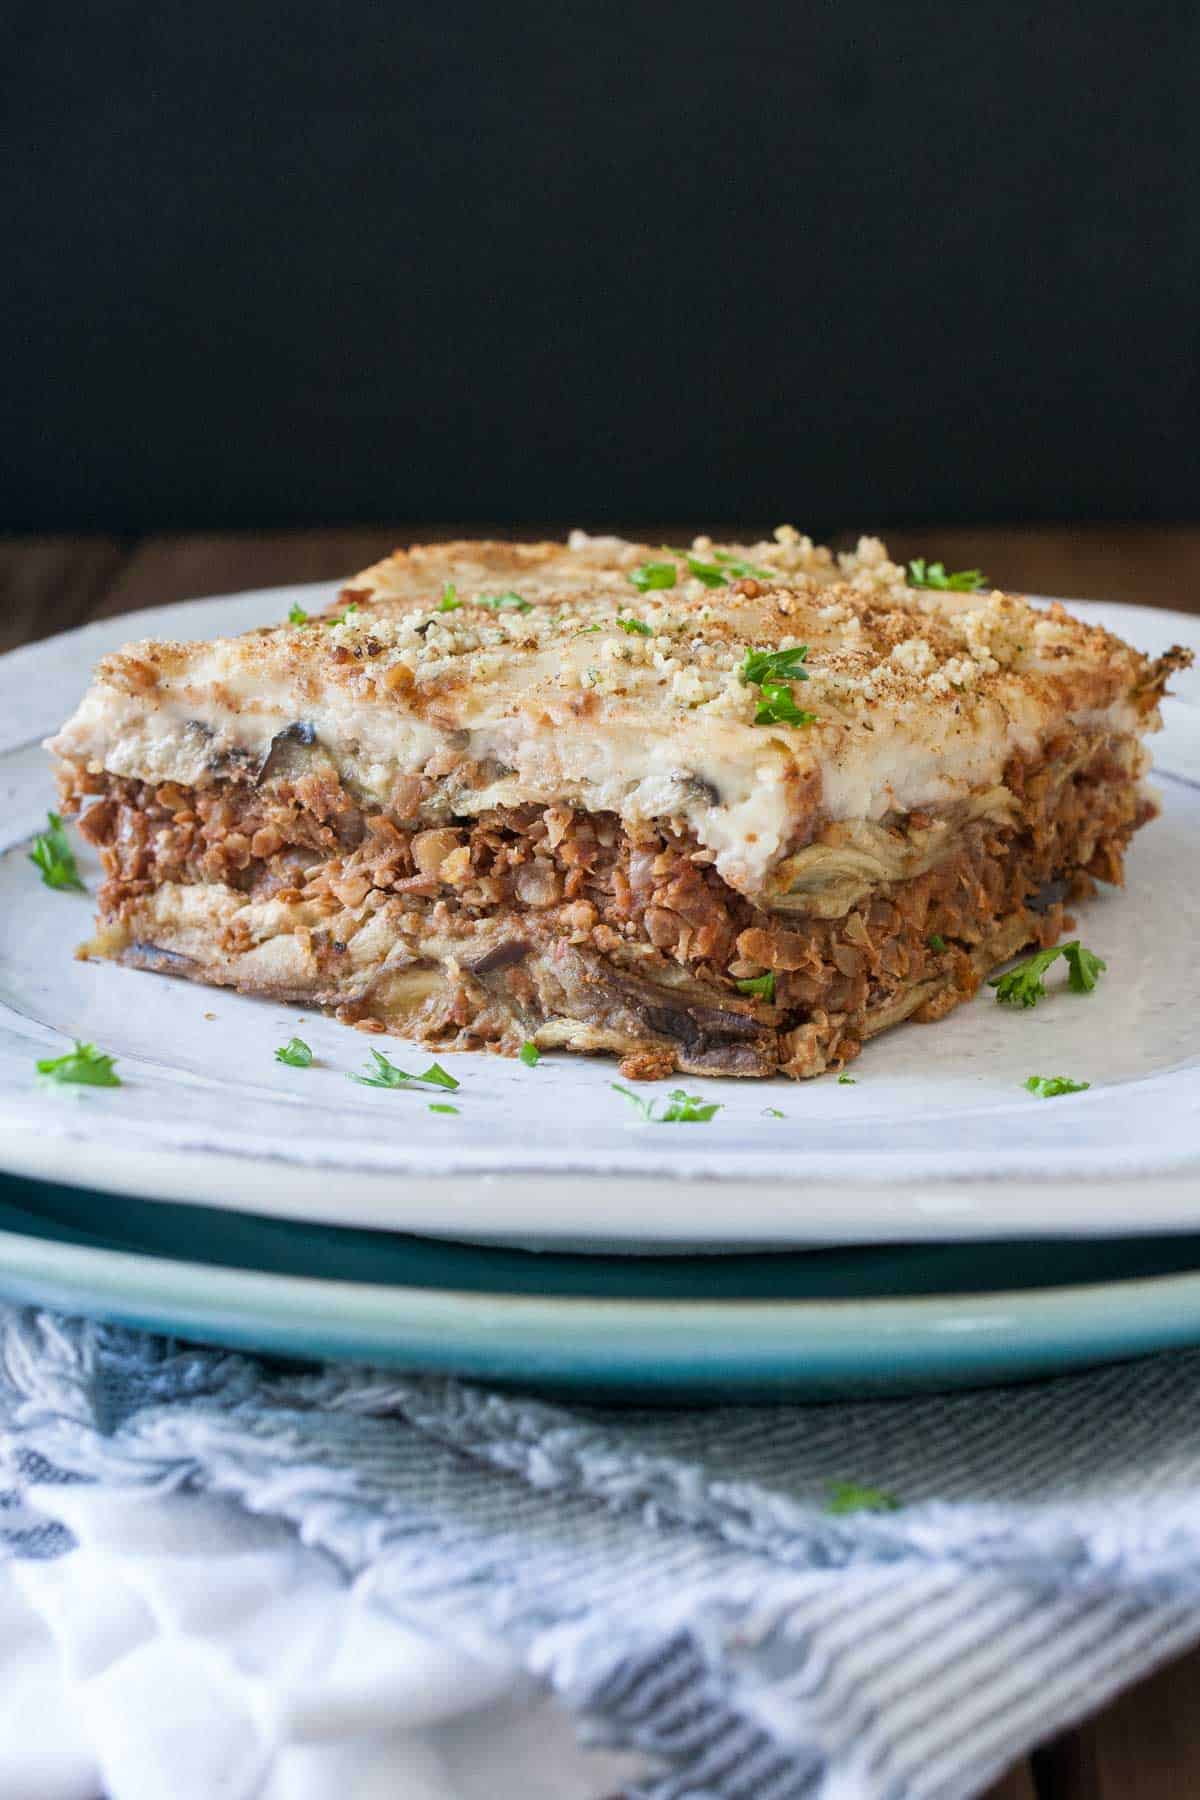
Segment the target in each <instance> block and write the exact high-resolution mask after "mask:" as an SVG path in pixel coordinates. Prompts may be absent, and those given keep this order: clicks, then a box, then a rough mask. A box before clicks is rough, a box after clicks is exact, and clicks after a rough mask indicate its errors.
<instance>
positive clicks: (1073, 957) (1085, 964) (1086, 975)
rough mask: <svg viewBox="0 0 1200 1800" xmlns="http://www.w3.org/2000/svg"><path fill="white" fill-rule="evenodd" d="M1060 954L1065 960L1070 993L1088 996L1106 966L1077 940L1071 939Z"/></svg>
mask: <svg viewBox="0 0 1200 1800" xmlns="http://www.w3.org/2000/svg"><path fill="white" fill-rule="evenodd" d="M1062 953H1063V955H1064V956H1065V957H1066V959H1067V986H1068V987H1069V988H1070V990H1071V992H1072V993H1073V994H1090V993H1091V991H1092V989H1093V988H1094V987H1095V985H1096V983H1097V982H1098V981H1099V979H1100V977H1101V975H1103V973H1104V971H1105V969H1107V967H1108V964H1107V963H1106V962H1104V961H1102V959H1101V958H1100V957H1098V956H1097V955H1096V954H1095V952H1094V951H1092V950H1085V949H1084V947H1083V945H1082V944H1081V943H1080V942H1079V939H1078V938H1072V940H1071V942H1070V943H1069V944H1064V945H1063V947H1062Z"/></svg>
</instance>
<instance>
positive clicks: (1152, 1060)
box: [0, 588, 1200, 1398]
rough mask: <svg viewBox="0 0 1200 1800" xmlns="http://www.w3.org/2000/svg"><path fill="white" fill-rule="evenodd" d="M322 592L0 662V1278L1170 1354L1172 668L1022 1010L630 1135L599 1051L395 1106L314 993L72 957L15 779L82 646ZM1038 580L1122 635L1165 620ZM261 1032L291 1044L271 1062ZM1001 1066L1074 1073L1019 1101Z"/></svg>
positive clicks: (898, 1352) (116, 1310)
mask: <svg viewBox="0 0 1200 1800" xmlns="http://www.w3.org/2000/svg"><path fill="white" fill-rule="evenodd" d="M327 592H328V590H322V589H313V588H303V589H284V590H275V591H273V592H269V593H259V594H253V595H237V596H233V597H230V598H224V599H220V600H211V601H204V602H200V603H193V604H190V605H189V606H187V607H186V608H178V607H175V608H164V609H162V610H160V611H158V612H154V613H143V614H141V615H140V616H138V617H137V618H134V619H132V620H131V619H129V618H125V619H119V620H116V621H108V622H105V623H103V624H101V625H97V626H90V627H88V628H86V629H85V630H83V631H79V632H74V633H71V634H69V635H68V636H66V637H63V638H58V639H55V640H53V641H52V642H51V643H49V644H42V645H36V646H33V647H31V648H29V649H25V650H21V651H18V652H15V653H14V654H13V655H11V656H9V657H7V658H5V659H3V661H0V721H2V723H0V791H2V793H3V799H4V802H5V803H4V806H3V809H2V811H0V817H2V818H3V819H4V821H5V824H4V834H5V835H4V840H3V843H2V844H0V851H3V854H2V855H0V1169H2V1170H3V1171H4V1177H3V1179H2V1180H0V1294H3V1295H5V1296H7V1297H10V1298H16V1299H22V1300H29V1301H37V1302H42V1303H46V1304H50V1305H54V1306H58V1307H63V1308H69V1309H72V1310H76V1311H86V1312H93V1313H96V1314H98V1315H102V1316H105V1317H109V1318H113V1319H117V1320H121V1321H124V1322H127V1323H133V1324H138V1325H147V1326H151V1327H154V1328H155V1329H159V1330H165V1331H170V1332H173V1333H177V1334H181V1335H187V1336H193V1337H197V1338H205V1339H213V1340H217V1341H220V1342H224V1343H230V1344H238V1345H243V1346H246V1347H250V1348H256V1349H262V1350H270V1351H273V1352H281V1353H285V1354H289V1355H296V1356H302V1357H318V1356H320V1357H324V1356H349V1357H354V1358H356V1359H364V1360H372V1361H376V1362H386V1363H392V1364H397V1365H402V1366H406V1367H410V1368H411V1367H419V1368H438V1369H443V1370H452V1371H457V1372H461V1373H463V1374H467V1375H470V1376H473V1377H475V1378H479V1379H488V1380H514V1381H521V1382H532V1383H535V1384H538V1385H540V1386H546V1387H551V1386H556V1385H575V1386H583V1387H587V1388H591V1389H598V1390H599V1389H603V1390H616V1391H626V1392H637V1393H638V1394H640V1395H641V1396H643V1397H653V1396H655V1395H661V1396H662V1397H668V1396H681V1395H687V1394H694V1395H697V1396H699V1395H705V1396H708V1395H715V1394H723V1395H726V1396H729V1395H745V1396H752V1397H776V1398H779V1397H783V1396H803V1395H813V1394H830V1393H835V1392H845V1391H858V1392H864V1391H874V1392H884V1391H902V1390H904V1389H909V1388H916V1387H921V1386H926V1387H928V1386H942V1385H952V1384H958V1383H968V1382H982V1381H986V1380H994V1379H1008V1378H1013V1377H1016V1376H1029V1375H1034V1374H1038V1373H1044V1372H1047V1371H1050V1370H1052V1369H1056V1368H1061V1367H1065V1366H1069V1365H1079V1364H1082V1363H1086V1362H1094V1361H1096V1360H1099V1359H1103V1358H1110V1357H1117V1356H1124V1355H1133V1354H1140V1353H1142V1352H1145V1351H1148V1350H1152V1349H1155V1348H1159V1347H1161V1346H1165V1345H1171V1344H1182V1343H1190V1342H1200V956H1198V954H1197V946H1198V943H1200V934H1198V932H1197V925H1198V923H1200V901H1198V900H1197V890H1198V887H1200V879H1198V878H1200V678H1198V677H1197V675H1196V674H1195V673H1192V674H1191V675H1189V676H1185V677H1183V678H1182V679H1180V680H1179V681H1178V683H1177V686H1178V687H1179V689H1180V692H1179V695H1178V697H1177V698H1176V699H1174V700H1172V701H1169V702H1168V703H1167V706H1166V709H1165V718H1166V720H1167V729H1166V731H1165V732H1164V734H1163V736H1162V737H1161V738H1160V739H1159V740H1158V754H1157V764H1158V768H1157V779H1158V783H1159V786H1160V789H1161V791H1162V797H1163V802H1164V810H1163V817H1162V819H1161V820H1160V821H1159V822H1158V823H1157V824H1155V825H1154V826H1152V827H1151V828H1149V829H1148V830H1147V831H1146V833H1145V834H1144V835H1143V836H1142V837H1140V838H1139V840H1138V842H1137V844H1136V846H1135V848H1134V852H1133V856H1132V859H1131V861H1132V885H1131V888H1130V890H1129V891H1128V893H1126V894H1117V893H1112V892H1108V893H1106V894H1105V895H1104V897H1102V898H1100V899H1099V900H1097V901H1096V902H1094V903H1092V904H1090V905H1089V907H1088V908H1087V913H1086V941H1087V942H1088V944H1089V945H1090V946H1091V947H1092V948H1093V949H1095V950H1096V951H1098V952H1099V954H1100V955H1101V956H1103V957H1104V958H1105V960H1106V962H1107V964H1108V973H1107V975H1106V977H1105V979H1104V981H1103V982H1102V983H1101V984H1100V986H1099V987H1098V988H1097V989H1096V991H1095V992H1094V993H1093V994H1091V995H1088V996H1086V997H1081V996H1076V995H1073V994H1070V993H1068V992H1065V991H1064V992H1062V993H1061V994H1059V993H1057V992H1056V993H1055V994H1054V996H1053V997H1052V998H1051V999H1048V1000H1047V1001H1046V1002H1044V1003H1043V1004H1042V1005H1040V1006H1039V1007H1038V1008H1036V1009H1035V1010H1034V1011H1030V1012H1023V1011H1014V1010H1012V1009H1009V1008H1004V1007H998V1006H996V1005H995V1004H994V1003H993V1000H992V997H991V995H990V993H988V992H987V991H986V990H985V992H984V994H983V995H981V996H980V997H979V998H977V999H976V1000H975V1001H974V1002H973V1003H972V1004H971V1005H969V1006H966V1007H962V1008H960V1009H959V1010H958V1011H957V1012H956V1013H954V1014H953V1015H952V1016H951V1017H950V1018H949V1019H947V1020H945V1021H944V1022H942V1023H941V1024H939V1025H937V1026H935V1027H931V1028H929V1029H927V1030H923V1029H920V1028H917V1027H911V1028H908V1029H906V1030H905V1031H903V1032H900V1033H897V1034H894V1035H893V1036H892V1037H891V1038H884V1039H882V1040H880V1041H879V1042H877V1043H874V1044H872V1045H870V1046H869V1047H868V1048H867V1050H866V1051H865V1052H864V1054H863V1056H862V1058H861V1059H860V1061H859V1062H858V1063H857V1064H856V1065H855V1067H854V1076H855V1080H854V1082H853V1083H852V1084H838V1083H837V1082H836V1081H833V1080H823V1081H816V1082H809V1083H805V1084H790V1083H789V1084H784V1083H771V1084H763V1083H759V1082H745V1083H720V1082H715V1081H703V1080H701V1081H696V1080H691V1079H689V1080H688V1082H687V1086H688V1088H689V1090H690V1091H693V1092H699V1093H702V1094H703V1095H704V1097H705V1098H706V1099H708V1100H713V1101H717V1102H719V1103H720V1110H719V1111H718V1112H717V1113H716V1115H715V1116H714V1117H713V1118H712V1119H711V1120H709V1121H708V1122H706V1123H682V1124H655V1123H645V1122H643V1121H642V1120H641V1119H640V1118H639V1117H638V1114H637V1111H636V1109H635V1108H634V1107H633V1106H632V1105H631V1104H630V1103H629V1101H628V1100H627V1099H626V1098H625V1097H624V1096H623V1095H622V1094H620V1093H618V1092H616V1091H615V1090H614V1089H613V1087H612V1081H613V1079H614V1075H615V1069H614V1067H613V1066H612V1065H611V1064H608V1063H604V1062H601V1061H598V1060H597V1061H592V1060H585V1059H581V1058H571V1057H567V1056H547V1057H544V1058H543V1059H542V1061H541V1062H540V1064H538V1066H537V1067H535V1068H532V1069H530V1068H526V1067H525V1066H524V1065H522V1064H520V1063H514V1062H508V1061H505V1060H502V1059H498V1058H488V1057H482V1056H461V1057H456V1058H454V1059H453V1060H452V1061H450V1064H449V1066H450V1067H451V1069H452V1072H453V1074H454V1075H455V1077H456V1078H457V1079H458V1081H459V1083H460V1086H459V1089H458V1091H457V1093H456V1094H455V1095H454V1096H453V1100H454V1104H455V1105H456V1106H457V1107H458V1109H459V1110H458V1112H457V1113H446V1112H437V1113H434V1112H430V1111H429V1110H428V1107H427V1104H426V1102H427V1099H428V1098H430V1097H432V1098H434V1099H439V1098H442V1099H444V1098H447V1096H439V1095H436V1094H435V1095H433V1096H422V1095H419V1094H417V1093H410V1092H404V1091H399V1092H397V1091H391V1090H377V1089H372V1088H367V1087H362V1086H358V1085H355V1084H352V1083H351V1082H350V1081H348V1080H347V1076H348V1075H350V1074H352V1073H354V1072H355V1071H356V1070H358V1069H360V1068H361V1067H362V1065H363V1063H364V1061H365V1059H366V1056H367V1053H368V1051H369V1049H370V1047H371V1040H368V1039H366V1038H361V1037H358V1036H356V1035H355V1034H354V1033H352V1032H349V1031H347V1030H345V1029H344V1028H343V1027H341V1026H338V1025H336V1024H334V1023H332V1022H331V1021H329V1020H327V1019H323V1018H317V1017H314V1016H312V1015H307V1016H305V1017H304V1018H303V1022H302V1023H301V1022H300V1018H299V1015H298V1014H297V1013H296V1012H295V1011H292V1010H289V1009H287V1008H284V1007H281V1006H278V1005H275V1004H273V1003H269V1002H261V1001H253V1000H249V999H246V998H243V997H240V996H237V995H232V994H225V993H216V992H213V991H212V990H207V989H203V988H196V987H191V986H188V985H186V984H184V983H177V982H172V981H168V980H164V979H163V978H162V977H159V976H151V975H145V974H139V973H134V972H131V971H127V970H120V969H116V968H113V967H110V966H107V965H97V964H85V963H79V962H76V961H75V960H74V959H73V956H72V951H73V949H74V947H75V945H76V944H77V943H78V942H79V941H80V940H81V939H82V938H84V937H85V936H86V935H87V933H88V927H89V919H90V911H91V903H90V901H89V899H88V898H87V897H86V896H80V895H71V894H60V893H52V892H49V891H48V890H46V889H44V888H43V887H41V886H40V884H39V883H38V880H37V876H36V873H35V872H34V870H33V869H32V868H31V867H30V865H29V862H28V860H27V857H26V848H27V840H28V838H29V836H30V835H31V833H32V832H34V831H35V830H37V829H38V827H39V825H40V824H41V823H42V821H43V820H44V816H45V812H46V809H47V807H48V806H49V805H52V804H53V787H52V782H51V778H50V773H49V769H48V767H47V764H46V759H45V757H44V755H43V754H42V753H41V751H40V750H39V748H38V741H39V740H40V738H41V737H42V736H44V735H45V734H46V733H47V732H48V731H51V730H52V729H54V727H55V726H56V725H57V724H58V723H59V722H60V720H61V719H62V718H63V717H65V716H66V714H67V713H68V712H69V711H70V709H71V707H72V705H73V703H74V701H75V700H76V698H77V697H78V694H79V693H80V691H81V690H82V688H83V687H84V685H85V682H86V678H87V675H88V672H89V669H90V666H91V664H92V662H93V661H94V660H95V658H96V657H97V656H98V655H99V654H101V653H102V652H103V651H105V650H107V649H109V648H111V647H113V646H114V645H116V644H117V643H119V642H122V641H124V640H125V639H127V638H128V637H130V636H141V635H156V636H170V635H180V634H181V633H182V632H183V631H186V634H187V635H189V636H198V635H207V634H209V633H215V632H228V631H231V630H240V629H243V628H244V627H246V626H248V625H252V624H257V623H263V622H267V621H272V620H276V619H279V618H281V617H284V616H286V613H287V610H288V607H289V605H290V604H291V603H292V602H293V601H295V600H299V601H300V602H301V604H303V605H305V606H306V607H307V608H309V609H312V608H313V606H314V605H316V604H319V603H320V601H321V600H322V599H323V598H325V597H326V594H327ZM1072 607H1073V608H1074V609H1076V610H1078V611H1080V612H1081V613H1082V614H1083V615H1084V616H1085V617H1087V618H1089V619H1094V620H1096V621H1097V622H1099V623H1102V624H1105V625H1108V626H1109V627H1111V628H1112V629H1113V630H1116V631H1118V632H1120V633H1121V634H1122V635H1123V636H1126V637H1128V638H1130V639H1131V640H1132V641H1133V642H1135V643H1137V644H1139V645H1140V646H1141V647H1142V648H1144V649H1147V650H1150V651H1154V652H1157V651H1159V650H1162V649H1164V648H1165V647H1166V646H1167V645H1168V644H1169V643H1171V642H1179V641H1182V642H1185V643H1186V642H1188V641H1194V640H1195V638H1196V635H1197V625H1196V621H1195V620H1194V619H1189V618H1187V617H1184V616H1181V615H1178V614H1171V613H1166V612H1151V611H1147V610H1144V609H1141V608H1132V607H1119V606H1108V605H1101V604H1089V605H1080V604H1079V603H1077V602H1072ZM184 620H186V625H184V623H183V621H184ZM81 866H82V867H83V871H84V874H85V877H86V878H87V879H88V880H89V881H90V882H91V881H94V876H95V873H96V871H95V869H94V868H92V867H89V865H88V864H87V862H86V860H83V861H82V863H81ZM294 1033H299V1034H300V1035H302V1036H303V1037H304V1038H305V1039H306V1041H307V1042H308V1043H309V1044H311V1046H312V1048H313V1050H314V1052H315V1062H314V1065H313V1066H312V1067H311V1068H308V1069H295V1068H290V1067H287V1066H285V1065H282V1064H279V1063H277V1062H276V1061H275V1059H274V1049H275V1047H276V1046H277V1045H279V1044H282V1043H284V1042H285V1041H286V1040H287V1039H288V1038H289V1037H291V1036H292V1035H293V1034H294ZM71 1037H79V1038H83V1039H88V1040H92V1041H94V1042H96V1043H97V1044H99V1045H100V1046H101V1047H102V1048H103V1049H104V1050H106V1051H108V1052H110V1053H112V1054H113V1055H114V1056H116V1057H117V1058H118V1061H119V1069H120V1073H121V1075H122V1077H123V1086H122V1087H120V1088H119V1089H112V1090H107V1089H88V1088H73V1089H70V1088H49V1089H43V1088H40V1087H39V1086H38V1085H37V1083H36V1082H35V1080H34V1078H33V1064H34V1062H35V1060H36V1058H37V1057H39V1056H44V1055H46V1054H53V1053H54V1049H55V1047H56V1046H58V1047H61V1046H62V1042H63V1039H64V1038H71ZM389 1048H390V1049H391V1051H392V1054H393V1055H394V1056H395V1058H396V1060H398V1061H399V1062H400V1063H401V1065H402V1066H406V1059H405V1056H404V1053H403V1047H401V1046H396V1045H393V1046H390V1047H389ZM413 1056H414V1057H419V1056H420V1052H413ZM425 1060H427V1058H426V1059H425ZM447 1060H449V1059H447ZM407 1066H410V1067H413V1068H419V1067H420V1066H422V1064H420V1063H417V1062H410V1063H408V1064H407ZM1030 1074H1040V1075H1060V1074H1062V1075H1069V1076H1070V1077H1072V1078H1073V1079H1074V1080H1077V1081H1088V1082H1089V1083H1090V1084H1091V1085H1090V1087H1089V1088H1088V1089H1087V1091H1086V1092H1083V1093H1078V1094H1071V1095H1067V1096H1061V1097H1059V1098H1056V1099H1051V1100H1046V1099H1041V1098H1038V1097H1035V1096H1033V1095H1031V1094H1029V1093H1028V1092H1027V1091H1026V1089H1025V1087H1024V1082H1025V1079H1026V1077H1027V1076H1028V1075H1030ZM646 1091H647V1093H652V1092H653V1090H651V1089H647V1090H646ZM779 1115H782V1116H779Z"/></svg>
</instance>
